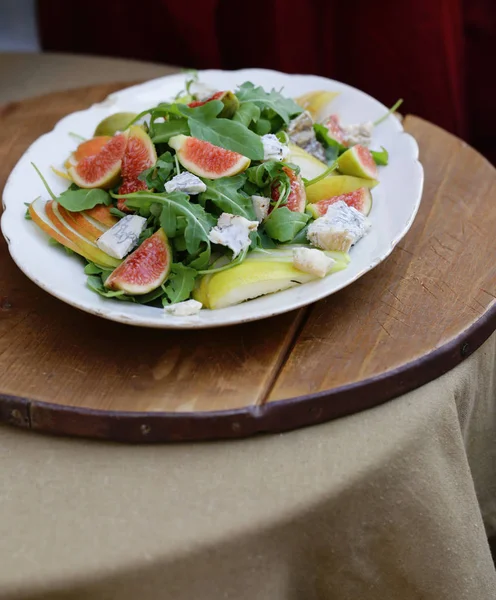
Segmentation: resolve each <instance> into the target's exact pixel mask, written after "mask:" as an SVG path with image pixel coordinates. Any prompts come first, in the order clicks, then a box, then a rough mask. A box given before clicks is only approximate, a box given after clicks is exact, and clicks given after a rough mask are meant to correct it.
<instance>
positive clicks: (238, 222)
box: [208, 213, 258, 258]
mask: <svg viewBox="0 0 496 600" xmlns="http://www.w3.org/2000/svg"><path fill="white" fill-rule="evenodd" d="M257 227H258V221H249V220H248V219H245V217H241V216H239V215H231V214H229V213H222V214H221V216H220V217H219V220H218V221H217V225H216V226H215V227H212V229H211V230H210V233H209V234H208V239H209V240H210V241H211V242H212V243H213V244H220V245H221V246H226V247H227V248H230V249H231V250H232V251H233V258H236V256H238V254H239V253H240V252H241V251H243V250H246V249H247V248H249V247H250V244H251V240H250V233H251V232H252V231H256V229H257Z"/></svg>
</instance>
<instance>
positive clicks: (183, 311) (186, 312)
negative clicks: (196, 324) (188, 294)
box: [164, 300, 203, 317]
mask: <svg viewBox="0 0 496 600" xmlns="http://www.w3.org/2000/svg"><path fill="white" fill-rule="evenodd" d="M202 307H203V304H202V303H201V302H198V301H197V300H185V301H184V302H178V303H177V304H170V305H168V306H166V307H165V309H164V310H165V312H166V313H168V314H169V315H173V316H174V317H192V316H194V315H197V314H198V313H199V312H200V310H201V309H202Z"/></svg>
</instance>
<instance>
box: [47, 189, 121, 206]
mask: <svg viewBox="0 0 496 600" xmlns="http://www.w3.org/2000/svg"><path fill="white" fill-rule="evenodd" d="M57 202H58V203H59V204H60V205H61V206H63V207H64V208H65V209H66V210H69V211H71V212H80V211H82V210H88V209H90V208H93V207H95V206H97V204H105V205H106V206H108V205H109V204H110V202H111V199H110V196H109V194H108V192H106V191H105V190H100V189H98V188H92V189H80V190H71V189H68V190H66V191H65V192H62V194H60V196H59V197H58V198H57Z"/></svg>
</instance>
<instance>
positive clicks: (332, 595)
mask: <svg viewBox="0 0 496 600" xmlns="http://www.w3.org/2000/svg"><path fill="white" fill-rule="evenodd" d="M6 60H7V59H6V58H5V57H0V74H2V75H1V76H2V82H3V85H2V95H3V97H4V99H6V94H5V89H10V90H12V87H9V86H8V85H7V86H5V72H7V75H8V73H9V69H8V67H7V68H6V67H5V64H6ZM17 60H19V59H17ZM57 60H58V59H57V57H43V59H39V60H36V59H35V58H31V59H30V61H29V62H28V65H31V67H30V68H31V69H32V71H33V72H36V73H37V77H36V78H35V79H34V80H33V81H34V82H36V81H40V80H44V78H43V76H42V74H41V73H42V70H43V69H48V70H50V77H51V78H52V81H53V82H54V85H53V87H52V88H51V89H55V88H58V89H62V88H63V87H64V84H65V83H68V82H66V81H64V80H63V79H62V78H61V79H57V77H56V75H55V73H56V72H57V64H58V62H57ZM62 60H63V62H64V64H65V65H67V62H65V61H67V60H69V59H68V58H67V57H62ZM79 60H80V61H81V62H80V63H79V74H80V79H79V81H78V82H77V84H78V85H86V84H89V83H91V82H92V81H94V80H93V79H92V76H93V75H94V74H95V68H94V65H95V63H94V62H93V61H94V60H95V59H91V61H90V62H88V63H87V67H86V68H84V61H83V60H82V59H79ZM25 67H26V65H25ZM25 67H23V68H25ZM161 68H162V67H157V69H161ZM163 69H164V71H165V70H166V67H164V68H163ZM25 73H26V72H25ZM127 74H128V76H129V79H136V78H139V77H140V73H139V72H136V71H133V70H132V69H129V70H128V71H127ZM27 81H28V82H29V81H30V80H29V77H27ZM75 83H76V82H75V81H71V82H69V84H75ZM4 86H5V87H4ZM41 90H42V91H48V90H47V89H46V88H40V87H38V86H36V85H32V86H28V88H26V89H25V90H24V91H29V92H30V93H31V94H35V93H37V92H39V91H41ZM8 93H9V92H8V91H7V95H8ZM0 100H1V96H0ZM495 363H496V335H493V337H492V338H491V339H490V340H488V342H486V343H485V344H484V346H483V347H481V348H480V349H479V350H478V351H477V352H476V353H475V354H474V355H473V356H471V357H470V358H469V359H467V360H466V361H465V362H464V363H462V364H461V365H459V366H458V367H457V368H456V369H454V370H453V371H451V372H450V373H448V374H447V375H445V376H443V377H441V378H440V379H438V380H436V381H434V382H431V383H430V384H428V385H426V386H424V387H422V388H419V389H418V390H415V391H414V392H411V393H410V394H407V395H405V396H403V397H401V398H398V399H396V400H394V401H392V402H389V403H387V404H385V405H383V406H380V407H378V408H376V409H373V410H370V411H367V412H364V413H361V414H358V415H354V416H351V417H347V418H344V419H340V420H338V421H334V422H331V423H327V424H324V425H320V426H318V427H313V428H308V429H304V430H299V431H296V432H293V433H288V434H284V435H277V436H262V437H258V438H252V439H249V440H244V441H237V442H219V443H209V444H183V445H169V446H150V447H147V446H125V445H116V444H110V443H97V442H92V441H82V440H69V439H62V438H49V437H44V436H40V435H36V434H33V433H31V432H26V431H20V430H16V429H12V428H8V427H5V426H1V427H0V472H1V475H2V477H1V480H0V481H1V483H0V598H1V599H13V598H29V599H37V598H50V599H54V600H57V599H59V598H64V599H70V600H76V599H86V598H91V599H95V600H100V599H101V600H104V599H105V600H107V599H113V598H116V599H117V598H118V599H119V600H128V599H129V600H135V599H138V598H139V599H140V600H156V599H158V598H160V599H162V598H163V599H173V600H183V599H184V600H195V599H197V598H198V599H201V600H214V599H215V600H219V599H220V598H233V599H236V600H241V599H242V600H245V599H246V600H252V599H256V600H300V599H301V600H323V599H333V600H357V599H367V600H389V599H391V600H398V599H400V598H401V600H414V599H415V600H418V599H423V600H441V599H447V600H448V599H449V600H493V599H494V598H496V573H495V570H494V566H493V563H492V560H491V555H490V552H489V547H488V544H487V540H486V531H485V528H486V530H487V532H489V533H496V406H495V404H496V403H495V400H496V382H495V378H494V372H495V366H496V364H495Z"/></svg>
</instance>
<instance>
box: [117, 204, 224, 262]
mask: <svg viewBox="0 0 496 600" xmlns="http://www.w3.org/2000/svg"><path fill="white" fill-rule="evenodd" d="M117 197H118V198H125V200H126V205H127V206H128V207H129V208H142V207H145V208H146V207H148V208H149V207H150V206H151V205H152V204H155V203H157V204H161V205H162V213H161V215H160V224H161V226H162V227H164V230H165V232H166V234H167V235H169V234H170V237H174V235H175V234H176V231H175V228H176V225H177V216H178V215H182V216H184V217H186V220H187V224H186V227H185V229H184V239H185V241H186V248H187V250H188V252H189V253H190V254H196V253H198V252H199V250H200V246H201V244H202V242H205V243H207V245H208V247H209V248H210V241H209V239H208V234H209V232H210V229H212V227H213V226H214V225H215V223H216V220H215V218H214V217H213V216H212V215H210V214H209V213H207V212H206V211H205V209H204V208H203V207H202V206H200V205H199V204H193V203H192V202H190V201H189V197H188V194H184V193H183V192H172V193H170V194H165V193H163V194H151V193H149V192H134V193H132V194H125V195H120V196H117ZM164 207H167V208H166V209H165V213H164ZM164 214H165V216H164Z"/></svg>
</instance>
